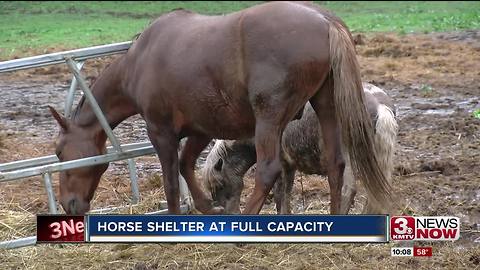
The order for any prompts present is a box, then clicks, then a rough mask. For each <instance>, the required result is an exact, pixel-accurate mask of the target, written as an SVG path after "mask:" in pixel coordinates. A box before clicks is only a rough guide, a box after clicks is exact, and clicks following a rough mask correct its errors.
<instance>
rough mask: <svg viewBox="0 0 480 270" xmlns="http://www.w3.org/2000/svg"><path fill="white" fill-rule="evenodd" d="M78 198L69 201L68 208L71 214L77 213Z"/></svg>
mask: <svg viewBox="0 0 480 270" xmlns="http://www.w3.org/2000/svg"><path fill="white" fill-rule="evenodd" d="M77 205H78V203H77V200H75V199H71V200H70V201H69V202H68V210H69V212H70V215H75V214H76V213H77Z"/></svg>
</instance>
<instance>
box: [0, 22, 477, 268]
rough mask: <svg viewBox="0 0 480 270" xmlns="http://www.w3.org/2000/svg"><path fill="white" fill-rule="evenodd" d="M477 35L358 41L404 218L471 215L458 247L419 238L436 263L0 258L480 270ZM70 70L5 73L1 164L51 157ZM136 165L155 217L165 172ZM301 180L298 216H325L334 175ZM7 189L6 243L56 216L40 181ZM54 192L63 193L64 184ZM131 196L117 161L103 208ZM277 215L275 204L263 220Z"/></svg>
mask: <svg viewBox="0 0 480 270" xmlns="http://www.w3.org/2000/svg"><path fill="white" fill-rule="evenodd" d="M479 34H480V31H464V32H449V33H437V34H430V35H406V36H397V35H393V34H369V35H358V36H357V37H356V39H357V43H358V45H357V52H358V55H359V59H360V62H361V66H362V75H363V79H364V81H368V82H371V83H373V84H376V85H378V86H380V87H382V88H384V89H385V90H386V91H387V93H388V94H389V95H391V96H392V97H393V99H394V101H395V103H396V105H397V116H398V122H399V130H400V131H399V136H398V149H397V151H396V160H395V174H394V182H393V186H394V189H395V193H396V194H399V195H400V196H401V198H402V199H403V205H404V208H403V209H402V211H403V212H405V213H411V214H415V215H451V216H458V217H460V219H461V222H462V223H461V226H462V227H461V228H462V234H461V235H462V236H461V240H460V241H458V242H455V243H418V244H424V245H433V255H434V257H433V258H428V259H417V258H415V259H409V258H391V257H390V255H389V254H390V247H391V246H394V245H396V244H390V245H305V244H303V245H302V244H299V245H286V244H281V245H280V244H279V245H245V246H241V247H239V246H233V245H214V244H201V245H193V244H190V245H120V244H118V245H88V246H63V247H62V246H38V247H29V248H24V249H21V250H15V251H8V252H7V251H0V263H2V265H3V263H5V266H6V268H12V269H15V268H36V267H39V266H43V267H44V268H61V266H60V265H59V264H58V262H60V261H62V262H65V263H69V264H73V265H80V266H77V267H76V268H87V267H88V268H93V269H110V268H126V269H130V268H133V269H155V268H157V267H158V268H159V267H165V268H177V267H185V268H187V267H188V268H208V269H214V268H215V269H218V268H220V269H232V268H233V269H244V268H256V269H270V268H281V269H291V268H296V269H311V268H319V267H325V268H347V269H355V268H397V267H398V268H440V267H444V268H464V269H474V268H480V266H479V263H480V233H479V231H480V164H479V160H480V119H477V118H474V117H473V115H472V112H473V111H474V110H476V109H479V108H480V104H479V102H480V38H479V36H480V35H479ZM50 50H51V51H53V50H54V49H53V48H50ZM33 54H35V52H32V55H33ZM111 59H112V57H108V58H106V59H102V60H93V61H90V62H87V64H86V66H87V67H86V74H87V75H86V76H87V79H88V80H90V81H93V80H94V79H95V77H96V76H98V74H99V73H100V71H101V70H102V69H103V68H104V67H105V65H106V63H108V62H109V61H111ZM66 74H67V73H66V67H64V66H52V67H45V68H40V69H35V70H28V71H20V72H15V73H9V74H3V75H0V92H1V93H2V98H1V99H0V162H2V163H3V162H7V161H14V160H20V159H25V158H30V157H37V156H42V155H46V154H52V153H53V147H52V142H53V139H54V137H55V135H56V133H57V127H56V126H55V123H54V120H53V119H52V118H51V117H50V115H49V112H48V109H47V105H52V106H55V107H56V108H58V109H60V110H63V100H64V97H65V96H66V90H67V89H68V85H69V82H70V79H71V76H70V75H66ZM77 100H78V97H77ZM115 133H116V134H117V135H118V136H119V137H120V139H121V141H122V143H129V142H138V141H144V140H146V133H145V126H144V123H143V121H142V120H141V119H140V118H138V117H133V118H131V119H129V120H128V121H126V122H124V123H122V124H121V125H120V126H119V127H118V128H117V129H116V130H115ZM201 163H202V161H201V160H200V162H199V165H201ZM137 168H138V173H139V178H140V180H139V184H140V190H141V194H142V198H143V200H142V205H143V207H144V208H142V209H141V210H138V211H148V210H154V209H156V208H158V202H159V201H160V200H161V199H162V198H163V195H164V194H163V189H162V184H161V181H160V175H161V168H160V165H159V163H158V161H157V159H156V158H155V157H154V156H149V157H141V158H138V159H137ZM297 180H298V181H296V184H295V187H294V197H293V198H294V205H295V208H294V211H295V213H305V212H307V213H321V214H327V213H328V205H329V191H328V184H327V182H326V179H325V178H323V177H320V176H307V175H301V174H299V175H297ZM246 182H247V188H246V190H245V191H244V194H243V200H242V204H243V203H245V199H246V196H248V194H250V192H251V190H252V185H253V180H252V174H251V173H250V174H249V175H248V179H247V181H246ZM0 185H1V187H0V198H1V201H0V236H2V237H3V239H1V240H6V239H11V238H15V237H19V236H26V235H30V234H31V233H32V231H33V228H34V226H33V225H34V219H33V217H34V214H35V213H45V212H47V211H48V208H47V202H46V194H45V191H44V190H43V185H42V181H41V179H40V178H38V177H34V178H32V179H26V180H22V181H16V182H11V183H2V184H0ZM54 187H55V188H57V187H58V179H56V178H55V181H54ZM363 194H364V193H362V192H361V191H360V194H359V195H358V196H357V201H356V203H355V207H354V209H353V211H352V212H353V213H360V211H361V205H362V204H363V202H364V200H365V197H364V196H363ZM129 196H130V195H129V182H128V174H127V173H126V165H125V163H124V162H115V163H114V164H112V165H111V166H110V168H109V170H108V171H107V173H106V175H105V177H104V178H103V180H102V181H101V183H100V187H99V189H98V190H97V193H96V195H95V198H94V200H93V206H94V207H95V208H100V207H103V206H110V205H119V204H126V203H128V201H129ZM135 211H137V210H135ZM273 212H274V205H273V204H272V203H271V201H269V202H268V203H267V205H266V206H265V207H264V210H263V213H273ZM100 251H102V252H100ZM2 268H3V267H2Z"/></svg>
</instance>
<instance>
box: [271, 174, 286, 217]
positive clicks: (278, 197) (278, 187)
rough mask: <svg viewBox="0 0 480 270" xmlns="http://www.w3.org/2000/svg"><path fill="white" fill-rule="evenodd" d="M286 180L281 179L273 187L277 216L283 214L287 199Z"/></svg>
mask: <svg viewBox="0 0 480 270" xmlns="http://www.w3.org/2000/svg"><path fill="white" fill-rule="evenodd" d="M284 193H285V178H284V177H283V175H282V177H280V179H278V180H277V181H276V182H275V185H274V186H273V199H274V200H275V208H277V214H280V213H282V206H283V200H284V199H285V194H284Z"/></svg>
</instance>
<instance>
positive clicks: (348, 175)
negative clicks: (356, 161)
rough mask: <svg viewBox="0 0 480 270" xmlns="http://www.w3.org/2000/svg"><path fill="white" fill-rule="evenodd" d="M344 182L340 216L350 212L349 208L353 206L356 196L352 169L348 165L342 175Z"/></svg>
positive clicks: (355, 184)
mask: <svg viewBox="0 0 480 270" xmlns="http://www.w3.org/2000/svg"><path fill="white" fill-rule="evenodd" d="M343 179H344V182H343V188H342V202H341V206H340V214H342V215H346V214H348V212H349V211H350V208H351V207H352V205H353V201H354V199H355V195H356V194H357V183H356V182H355V177H354V176H353V172H352V168H351V167H350V164H348V161H347V165H346V166H345V173H344V177H343Z"/></svg>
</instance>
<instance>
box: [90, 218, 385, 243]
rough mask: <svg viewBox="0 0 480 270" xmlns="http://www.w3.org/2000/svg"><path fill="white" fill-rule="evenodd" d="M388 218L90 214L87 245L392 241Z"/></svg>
mask: <svg viewBox="0 0 480 270" xmlns="http://www.w3.org/2000/svg"><path fill="white" fill-rule="evenodd" d="M387 221H388V216H385V215H369V216H367V215H348V216H332V215H254V216H251V215H235V216H234V215H189V216H185V215H90V216H88V219H87V242H343V243H351V242H375V243H378V242H388V229H387V224H388V222H387Z"/></svg>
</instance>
